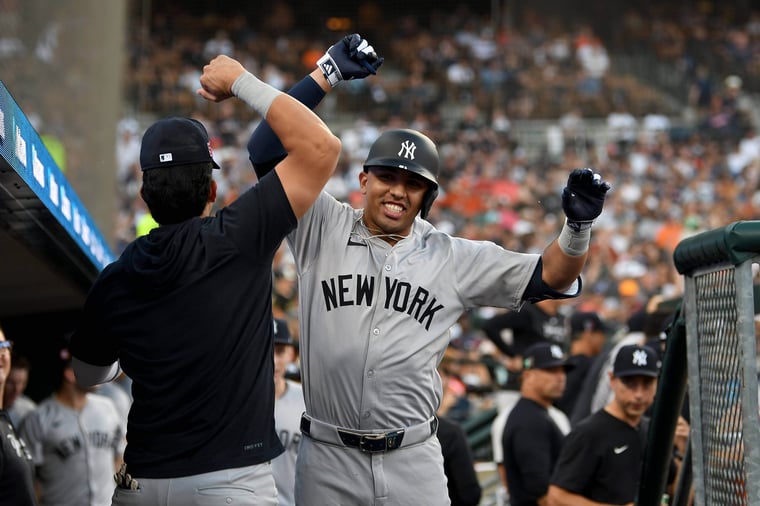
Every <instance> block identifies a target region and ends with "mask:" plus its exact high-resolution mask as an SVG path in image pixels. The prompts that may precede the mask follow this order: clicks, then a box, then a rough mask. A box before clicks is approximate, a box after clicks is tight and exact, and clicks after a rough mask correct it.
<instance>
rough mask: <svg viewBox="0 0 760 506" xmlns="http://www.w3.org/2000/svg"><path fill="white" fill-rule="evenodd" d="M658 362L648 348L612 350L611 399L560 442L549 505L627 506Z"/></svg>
mask: <svg viewBox="0 0 760 506" xmlns="http://www.w3.org/2000/svg"><path fill="white" fill-rule="evenodd" d="M659 369H660V364H659V361H658V356H657V353H656V352H655V351H654V350H653V349H651V348H649V347H648V346H640V345H637V344H634V345H627V346H623V347H622V348H620V350H619V351H618V353H617V355H616V357H615V362H614V365H613V370H612V372H611V373H610V375H609V378H610V385H611V387H612V390H613V392H614V397H613V399H612V401H610V402H609V403H608V404H607V405H606V406H605V407H604V408H603V409H601V410H599V411H597V412H596V413H594V414H593V415H591V416H590V417H588V418H587V419H585V420H584V421H582V422H581V423H579V424H578V425H577V426H576V427H575V428H574V429H573V430H572V431H570V433H569V434H568V435H567V437H566V438H565V442H564V445H563V446H562V452H561V453H560V456H559V460H558V461H557V464H556V466H555V469H554V474H553V475H552V478H551V486H550V487H549V494H548V499H549V503H548V504H549V505H551V506H563V505H568V506H578V505H583V504H626V505H633V501H634V500H635V499H636V493H637V491H638V483H639V477H640V474H641V464H642V459H643V456H644V445H645V443H646V429H647V426H648V423H647V422H648V420H646V419H645V418H643V415H644V413H645V412H646V411H647V409H649V407H650V406H651V405H652V402H654V396H655V392H656V391H657V375H658V374H659Z"/></svg>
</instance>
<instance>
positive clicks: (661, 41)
mask: <svg viewBox="0 0 760 506" xmlns="http://www.w3.org/2000/svg"><path fill="white" fill-rule="evenodd" d="M371 5H372V4H371V3H367V6H368V7H369V6H371ZM650 8H651V9H652V10H651V12H643V11H635V10H633V9H630V10H628V11H625V12H624V13H623V14H622V16H621V18H620V21H619V22H620V25H621V27H622V28H621V30H618V31H615V33H614V36H611V37H608V38H606V39H605V38H602V34H597V33H594V30H593V29H592V25H591V24H590V23H589V24H583V23H576V24H574V25H573V26H570V27H566V26H564V25H563V24H562V23H561V20H560V19H559V18H558V17H557V16H550V15H547V14H540V13H538V12H535V11H526V12H524V13H523V14H524V15H523V19H521V20H520V22H519V23H513V26H511V27H509V28H508V29H506V28H505V29H500V30H494V27H493V23H492V20H491V19H490V18H489V17H488V16H478V15H474V14H473V13H471V12H469V11H468V10H467V8H466V7H462V8H461V9H459V10H457V11H454V12H450V13H447V14H445V15H444V14H440V13H434V14H432V18H431V19H430V20H429V22H426V23H424V24H423V21H422V20H421V19H418V18H416V17H414V16H402V17H399V18H397V19H395V20H394V22H393V30H394V31H393V36H392V37H390V36H388V32H387V31H386V26H387V24H388V23H381V22H378V21H376V20H374V21H373V19H374V18H373V16H375V17H376V16H378V13H377V12H374V11H373V10H372V9H370V8H367V9H365V10H362V11H361V14H360V16H359V17H358V21H357V28H358V29H361V28H363V27H367V30H366V31H365V32H364V33H363V35H365V36H367V37H368V38H370V40H371V41H373V42H374V43H375V47H376V48H377V49H378V51H380V52H382V53H383V56H385V58H386V63H385V64H384V66H383V68H382V69H381V71H380V72H379V73H378V75H377V76H373V77H372V78H371V79H366V80H361V81H355V82H347V83H344V84H343V85H342V86H341V87H340V88H339V89H338V90H336V92H335V93H332V94H331V95H330V96H329V97H328V99H327V100H325V103H323V104H322V105H321V106H320V109H319V110H318V112H319V113H320V114H321V115H322V116H323V117H325V118H327V120H328V122H329V124H331V125H333V128H334V129H335V130H336V132H337V133H338V134H339V136H340V137H341V140H342V142H343V154H342V159H341V162H340V165H339V168H338V170H337V171H336V175H335V177H334V178H333V180H332V181H331V182H330V183H329V184H328V187H327V189H328V191H330V192H331V193H332V194H333V195H334V196H335V197H337V198H338V199H342V200H345V201H347V202H353V201H354V199H357V198H359V195H358V193H357V185H358V180H357V172H358V171H360V170H361V162H362V161H363V160H364V157H365V155H366V152H367V149H368V146H369V143H370V142H371V141H372V140H374V139H375V138H376V137H377V135H378V132H379V131H380V130H381V129H383V128H385V127H389V126H394V127H398V126H403V127H411V128H416V129H419V130H421V131H423V132H425V133H426V134H428V135H429V136H430V137H431V138H433V139H434V140H435V141H436V142H437V144H438V148H439V152H440V156H441V160H442V167H441V173H440V175H439V179H440V182H441V187H442V190H443V191H442V195H441V196H440V197H439V198H438V200H437V201H436V204H435V205H434V206H433V210H432V212H431V215H430V218H429V219H430V221H432V222H433V223H434V224H435V225H436V226H437V227H439V228H441V229H443V230H446V231H447V232H450V233H452V234H455V235H461V236H465V237H469V238H477V239H483V240H490V241H494V242H497V243H499V244H501V245H503V246H505V247H507V248H510V249H514V250H519V251H529V252H532V251H537V248H539V247H541V245H543V244H546V243H547V242H548V241H549V240H550V239H551V238H552V237H553V236H554V235H555V234H556V231H557V230H558V228H559V223H558V220H560V219H561V212H560V202H559V195H560V191H561V189H562V187H563V186H564V183H565V178H566V176H567V173H568V172H569V170H570V169H572V168H574V167H581V166H591V167H594V169H595V170H596V171H598V172H599V173H601V174H602V175H603V176H604V177H605V179H607V180H609V181H610V182H611V184H612V186H613V190H612V193H611V195H610V198H609V202H608V205H607V206H606V209H605V211H604V213H603V214H602V216H601V217H600V218H599V220H598V221H597V223H596V225H595V227H594V239H593V241H592V255H591V256H590V261H589V264H588V267H587V270H586V272H585V275H584V284H585V290H584V295H583V297H582V298H581V299H580V301H578V303H579V304H582V305H583V308H584V309H587V310H593V311H597V312H599V314H600V315H601V316H603V317H604V318H605V319H607V320H610V321H611V322H615V323H617V324H618V325H623V324H625V322H626V320H627V318H628V317H629V316H630V315H631V313H632V311H634V310H635V309H636V308H639V307H641V306H643V305H644V304H646V302H647V301H648V300H649V299H650V298H651V297H653V296H658V295H664V296H666V297H674V296H678V295H679V293H680V290H681V286H680V279H679V276H678V275H677V273H676V272H675V269H674V267H673V262H672V253H673V249H674V248H675V246H676V245H677V244H678V242H679V241H680V240H681V239H682V238H684V237H686V236H688V235H690V234H694V233H697V232H699V231H702V230H707V229H711V228H716V227H720V226H723V225H726V224H728V223H730V222H732V221H735V220H742V219H752V218H753V217H754V214H755V213H754V212H753V211H754V208H755V205H756V202H757V201H758V199H760V193H759V192H758V177H760V136H759V135H758V133H757V128H756V126H757V124H756V120H755V115H756V114H757V111H755V110H753V107H756V106H753V103H752V95H753V93H756V92H757V91H758V89H760V87H758V85H757V83H760V80H759V79H758V76H759V75H760V11H757V12H754V13H753V14H752V15H751V16H749V17H748V18H747V19H743V20H741V22H733V23H729V22H728V21H726V22H725V24H719V23H718V21H719V20H716V19H715V18H714V17H713V16H710V13H709V12H700V10H699V9H695V10H692V11H690V12H689V13H688V15H687V14H683V13H681V12H670V11H668V10H666V9H664V8H662V9H661V8H658V7H655V6H652V7H650ZM684 16H687V17H684ZM293 19H294V16H293V13H292V11H291V10H290V9H289V8H288V7H287V4H285V3H283V2H279V3H276V4H274V7H273V8H272V12H271V16H270V17H268V25H267V27H263V26H262V27H254V26H252V25H251V24H249V23H248V20H247V19H246V17H245V16H243V15H237V16H229V17H219V16H216V17H208V16H206V17H203V18H200V17H193V16H190V15H181V14H180V13H175V12H171V11H168V12H166V13H164V14H157V15H155V16H154V17H153V18H152V26H151V28H150V33H151V37H150V38H149V39H148V40H147V41H146V40H144V39H140V40H138V37H139V33H138V32H137V31H135V32H134V36H135V37H136V39H135V40H134V41H133V42H134V43H133V44H130V45H129V47H131V48H133V49H134V51H133V53H132V54H131V55H130V59H129V65H130V69H129V72H128V73H127V74H128V76H129V79H128V85H127V90H128V94H127V100H128V103H129V104H130V105H131V107H133V111H134V114H133V115H132V116H130V117H127V118H125V119H124V120H123V121H122V122H121V123H120V124H119V127H118V128H119V141H118V144H117V155H118V166H117V174H118V180H119V190H118V191H119V199H120V209H119V218H118V224H119V227H118V239H119V243H118V245H117V248H116V249H117V252H118V250H120V248H121V247H123V245H124V244H126V243H127V242H128V241H130V240H131V239H132V238H134V235H135V231H136V230H137V233H141V230H142V228H141V227H146V226H147V228H149V227H150V219H149V217H148V216H146V209H145V207H144V204H143V203H142V201H141V199H140V198H139V195H138V189H139V185H140V171H139V164H138V152H139V141H140V137H141V134H142V130H141V126H142V123H141V122H140V121H138V119H136V118H140V117H144V116H145V115H151V116H163V115H172V114H192V115H193V116H195V117H197V118H198V119H200V120H201V121H203V122H204V124H206V126H207V128H208V129H209V132H210V133H211V136H212V139H213V140H212V144H213V147H214V153H215V157H216V158H217V160H218V161H219V163H220V164H221V165H222V167H223V170H222V171H220V174H219V177H218V179H219V180H218V183H219V188H220V191H219V200H218V205H219V206H223V205H225V204H226V203H227V202H229V201H230V200H231V199H234V198H235V197H236V195H238V194H239V193H240V192H241V191H242V190H244V189H245V188H247V187H248V186H249V185H251V184H254V183H255V175H254V174H253V171H252V170H251V167H250V162H249V160H248V154H247V152H246V150H245V146H246V143H247V140H248V137H249V135H250V132H251V131H252V130H253V128H254V127H255V125H256V124H257V121H258V118H257V117H255V115H253V114H251V113H250V111H248V110H247V109H246V108H245V107H244V106H242V104H239V103H237V102H235V101H228V102H225V103H223V104H222V105H221V106H214V107H209V106H208V104H205V103H201V101H200V99H199V98H198V97H197V96H196V95H195V93H194V91H195V89H196V88H197V87H198V77H199V75H200V72H201V69H202V66H203V64H204V63H205V62H207V61H208V60H209V59H210V58H212V57H213V56H214V55H216V54H220V53H224V54H229V55H233V56H235V57H236V58H237V59H239V60H240V61H241V62H243V63H244V64H245V65H246V67H247V68H250V69H251V70H252V71H254V72H256V73H257V75H263V76H264V77H265V78H266V80H267V81H268V82H269V83H271V84H273V85H275V86H277V87H279V88H281V89H287V88H288V87H289V86H290V85H292V84H294V83H295V82H296V81H297V80H298V79H300V78H301V77H302V76H303V75H304V74H305V73H306V72H307V71H308V69H311V68H313V67H314V64H315V61H316V59H317V58H318V57H319V56H321V54H323V52H324V51H325V49H326V48H327V47H329V45H330V44H332V43H333V42H335V41H336V40H337V39H338V38H340V36H341V35H342V34H340V33H334V32H330V33H325V34H319V35H313V36H309V35H305V34H303V32H300V31H299V30H297V29H295V27H294V26H293V22H294V21H293ZM685 20H688V21H689V23H688V24H687V23H683V21H685ZM716 23H718V24H717V25H716ZM199 27H200V29H199ZM687 27H688V28H687ZM199 34H206V35H205V37H204V36H203V35H199ZM372 37H375V39H374V40H372ZM634 48H636V49H635V50H636V51H638V52H640V53H643V54H649V55H651V57H652V62H653V64H654V63H657V62H665V63H669V64H670V65H671V66H672V69H673V73H677V74H679V75H680V76H681V77H682V83H683V90H684V93H683V95H682V96H679V97H675V98H677V99H678V101H677V105H676V106H674V105H673V104H672V100H670V99H672V98H673V97H668V95H667V94H665V93H662V92H660V91H658V88H657V87H656V86H655V84H656V83H651V82H645V81H644V80H643V79H641V78H639V77H638V76H636V75H629V74H625V73H622V72H621V70H620V69H619V68H618V66H616V64H615V63H616V55H620V59H621V60H624V59H625V55H627V54H631V53H633V52H634ZM526 120H544V121H543V122H542V123H541V124H542V125H543V128H544V130H543V131H542V133H541V134H539V135H538V137H539V139H540V140H541V141H543V145H542V146H540V147H539V148H537V149H536V148H535V146H533V144H531V147H530V148H529V147H528V146H527V145H526V142H525V141H526V138H527V137H528V136H527V134H525V133H524V132H523V131H520V130H519V129H517V128H516V126H515V125H517V124H524V123H521V122H525V121H526ZM146 220H147V225H146V224H145V223H146ZM141 224H142V225H141ZM276 274H277V276H278V287H279V288H278V290H279V291H278V293H277V294H276V298H277V299H278V300H279V301H280V306H281V307H282V309H283V311H284V312H286V313H289V314H291V315H294V314H295V311H294V308H293V305H294V304H295V303H296V301H295V298H294V295H295V287H294V273H293V271H292V266H291V264H290V262H289V259H288V254H287V252H286V251H285V250H283V254H282V256H281V261H280V264H279V265H277V266H276Z"/></svg>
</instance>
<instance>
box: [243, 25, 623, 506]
mask: <svg viewBox="0 0 760 506" xmlns="http://www.w3.org/2000/svg"><path fill="white" fill-rule="evenodd" d="M343 44H344V45H348V46H352V45H357V47H366V45H365V43H364V41H363V39H361V37H360V36H359V35H357V34H354V35H351V36H347V37H346V38H344V41H343ZM340 47H341V43H339V44H336V45H335V46H333V47H331V48H330V49H329V50H328V52H327V55H326V58H323V59H322V60H321V61H320V66H321V68H322V70H324V71H325V72H330V71H334V70H335V69H337V71H338V72H339V74H341V75H343V76H344V78H345V76H346V75H349V76H350V75H351V73H352V69H354V68H356V63H357V61H369V63H372V62H373V61H378V57H377V55H376V53H374V52H372V53H367V52H366V51H365V52H362V51H357V52H352V51H349V57H348V58H347V57H346V55H345V52H344V51H342V50H340ZM369 47H372V46H369ZM327 64H329V68H328V65H327ZM328 77H329V74H328ZM313 78H314V73H312V75H310V76H307V77H306V78H305V79H304V80H302V81H301V82H299V83H297V84H296V86H294V88H293V89H291V90H290V91H289V92H288V93H289V94H291V95H292V96H294V97H296V98H298V99H299V100H301V101H302V102H304V103H305V104H306V105H308V106H309V107H312V108H313V107H315V106H316V105H317V104H318V103H319V100H321V98H322V97H323V96H324V93H322V92H321V91H320V90H319V89H318V87H316V86H314V84H313V83H312V82H311V80H312V79H313ZM328 80H329V79H328ZM248 148H249V154H250V156H251V161H252V163H253V165H254V168H255V169H256V172H257V174H258V176H259V177H264V175H265V174H266V173H267V172H268V171H269V170H271V169H272V168H273V167H275V166H276V165H277V164H278V163H281V161H282V160H283V159H285V156H286V154H285V153H284V151H283V150H282V147H281V146H280V143H279V141H278V140H277V137H276V135H274V134H273V132H272V131H271V130H270V129H269V127H268V126H267V125H266V123H265V122H262V123H260V125H259V126H258V127H257V128H256V130H255V131H254V133H253V135H252V137H251V139H250V142H249V145H248ZM438 167H439V157H438V153H437V149H436V146H435V144H434V143H433V142H432V141H431V140H430V139H429V138H428V137H427V136H425V135H424V134H423V133H421V132H418V131H414V130H407V129H393V130H387V131H385V132H383V133H382V134H381V135H380V136H379V137H378V139H377V140H376V141H375V142H374V144H373V145H372V146H371V148H370V151H369V154H368V157H367V159H366V161H365V163H364V171H363V172H361V173H360V174H359V185H360V189H361V192H362V193H363V194H364V197H365V206H364V208H363V209H353V208H351V207H350V206H349V205H348V204H345V203H341V202H338V201H337V200H336V199H334V198H333V197H332V196H330V195H329V194H327V193H325V192H322V194H321V195H320V197H319V198H318V199H317V201H316V202H315V204H314V205H313V206H312V207H311V208H310V209H309V211H308V212H307V213H306V214H304V216H303V217H302V218H301V219H300V220H299V222H298V226H297V228H296V230H295V231H294V232H292V233H291V234H289V235H288V238H287V241H288V244H289V247H290V248H291V250H292V252H293V255H294V258H295V262H296V268H297V272H298V279H299V311H300V315H299V319H300V336H301V337H300V344H301V348H300V349H301V365H302V379H303V388H304V400H305V403H306V413H305V414H304V416H303V419H302V424H301V431H302V433H303V434H304V437H303V438H302V439H301V447H300V449H299V453H298V462H297V470H296V473H297V475H296V501H297V503H298V504H303V505H322V504H373V505H410V506H411V505H413V506H421V505H423V506H424V505H430V506H441V505H445V504H449V503H450V501H449V498H448V494H447V492H446V477H445V475H444V471H443V458H442V456H441V447H440V444H439V441H438V439H437V438H436V437H435V434H436V425H437V420H436V417H435V413H436V409H437V407H438V404H439V401H440V399H441V382H440V378H439V376H438V373H437V366H438V363H439V362H440V360H441V358H442V357H443V354H444V352H445V350H446V347H447V345H448V343H449V328H450V327H451V326H452V325H453V324H454V323H455V322H456V321H457V319H458V318H459V316H460V315H461V314H462V312H463V311H464V310H466V309H467V308H472V307H476V306H484V305H487V306H499V307H504V308H514V309H517V308H519V307H521V306H522V305H523V304H524V303H526V302H529V303H533V302H536V301H539V300H542V299H546V298H568V297H574V296H577V295H578V294H579V293H580V289H581V282H580V277H579V275H580V273H581V270H582V268H583V266H584V264H585V262H586V257H587V255H588V246H589V241H590V236H591V226H592V223H593V221H594V219H596V218H597V217H598V216H599V214H600V213H601V212H602V208H603V204H604V200H605V196H606V193H607V191H608V190H609V188H610V187H609V185H608V184H607V183H606V182H604V181H602V179H601V177H600V176H599V175H598V174H595V173H594V171H593V170H591V169H587V168H586V169H576V170H573V171H572V172H571V173H570V175H569V178H568V181H567V186H566V187H565V189H564V190H563V193H562V207H563V209H564V212H565V214H566V217H567V220H566V221H565V224H564V226H563V227H562V230H561V232H560V234H559V237H558V238H557V239H556V240H554V241H552V243H551V244H549V245H548V246H547V247H546V249H545V250H544V251H543V253H542V254H540V255H539V254H525V253H518V252H514V251H507V250H505V249H503V248H501V247H499V246H497V245H496V244H494V243H492V242H486V241H473V240H466V239H463V238H458V237H452V236H450V235H448V234H445V233H443V232H440V231H438V230H436V229H435V227H434V226H433V225H432V224H430V223H429V222H427V221H426V220H425V218H426V217H427V215H428V212H429V211H430V208H431V206H432V205H433V202H434V201H435V198H436V196H437V194H438V182H437V174H438ZM418 215H419V216H418Z"/></svg>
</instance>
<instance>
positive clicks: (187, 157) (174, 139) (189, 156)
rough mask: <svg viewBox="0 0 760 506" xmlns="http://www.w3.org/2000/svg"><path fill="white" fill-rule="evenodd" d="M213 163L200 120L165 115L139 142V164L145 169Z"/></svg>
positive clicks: (211, 153)
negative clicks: (140, 143) (140, 142)
mask: <svg viewBox="0 0 760 506" xmlns="http://www.w3.org/2000/svg"><path fill="white" fill-rule="evenodd" d="M204 162H209V163H211V165H212V167H213V168H215V169H218V168H219V165H218V164H217V163H216V162H215V161H214V154H213V152H212V150H211V143H210V142H209V140H208V132H206V128H205V127H204V126H203V124H201V122H200V121H198V120H195V119H192V118H177V117H173V118H164V119H160V120H158V121H156V122H155V123H153V124H152V125H151V126H150V127H148V129H147V130H146V131H145V134H144V135H143V138H142V145H141V146H140V168H141V169H142V170H143V171H146V170H150V169H156V168H159V167H171V166H173V165H189V164H194V163H204Z"/></svg>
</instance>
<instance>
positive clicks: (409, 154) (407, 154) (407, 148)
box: [398, 140, 417, 160]
mask: <svg viewBox="0 0 760 506" xmlns="http://www.w3.org/2000/svg"><path fill="white" fill-rule="evenodd" d="M415 149H417V145H416V144H415V143H413V142H412V141H410V140H406V141H404V142H402V143H401V149H399V151H398V156H403V157H404V158H408V159H410V160H414V150H415Z"/></svg>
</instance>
